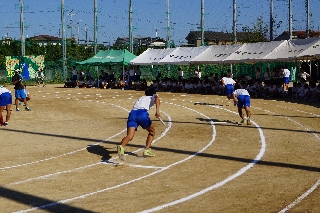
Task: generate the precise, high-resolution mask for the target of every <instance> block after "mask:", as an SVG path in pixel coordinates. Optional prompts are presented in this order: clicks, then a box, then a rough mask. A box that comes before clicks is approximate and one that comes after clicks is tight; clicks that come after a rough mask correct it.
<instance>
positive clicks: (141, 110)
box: [117, 87, 160, 160]
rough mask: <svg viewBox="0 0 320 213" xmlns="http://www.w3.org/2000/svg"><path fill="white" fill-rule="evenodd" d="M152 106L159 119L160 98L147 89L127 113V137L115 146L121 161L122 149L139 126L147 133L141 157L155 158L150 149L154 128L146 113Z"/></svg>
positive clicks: (154, 92) (150, 89)
mask: <svg viewBox="0 0 320 213" xmlns="http://www.w3.org/2000/svg"><path fill="white" fill-rule="evenodd" d="M154 105H156V114H155V116H156V117H157V118H160V98H159V96H158V95H157V94H156V91H155V89H154V88H153V87H147V88H146V90H145V95H144V96H142V97H141V98H139V99H138V100H137V101H136V102H135V103H134V105H133V109H132V110H131V112H130V113H129V116H128V120H127V136H126V137H124V138H123V139H122V141H121V145H118V146H117V152H118V155H119V158H120V159H121V160H125V159H126V156H125V152H124V147H125V146H126V145H127V144H128V143H129V141H131V140H132V139H133V137H134V135H135V132H136V131H137V129H138V127H139V126H141V127H142V128H143V129H145V130H147V131H148V136H147V140H146V147H145V150H144V152H143V156H149V157H153V156H155V154H154V153H153V152H151V148H150V146H151V143H152V141H153V138H154V135H155V128H154V125H153V123H152V121H151V119H150V117H149V113H148V111H149V110H150V109H151V108H152V107H153V106H154Z"/></svg>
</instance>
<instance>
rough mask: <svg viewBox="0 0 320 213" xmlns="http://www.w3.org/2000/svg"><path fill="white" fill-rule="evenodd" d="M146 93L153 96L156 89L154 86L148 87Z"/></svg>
mask: <svg viewBox="0 0 320 213" xmlns="http://www.w3.org/2000/svg"><path fill="white" fill-rule="evenodd" d="M144 94H145V95H146V96H153V95H154V94H156V90H155V89H154V88H153V87H147V88H146V89H145V91H144Z"/></svg>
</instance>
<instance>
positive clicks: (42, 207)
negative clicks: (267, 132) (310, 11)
mask: <svg viewBox="0 0 320 213" xmlns="http://www.w3.org/2000/svg"><path fill="white" fill-rule="evenodd" d="M166 103H167V102H166ZM178 106H180V105H178ZM182 107H183V108H185V109H188V110H191V111H194V112H196V113H198V114H200V115H202V116H204V117H206V118H208V119H209V120H210V124H211V126H212V129H213V133H212V139H211V141H210V142H209V143H208V144H207V145H206V146H205V147H204V148H202V149H201V150H200V151H198V152H196V153H194V154H193V155H190V156H188V157H187V158H185V159H182V160H180V161H177V162H175V163H173V164H170V165H168V166H166V167H164V168H163V169H160V170H157V171H154V172H152V173H150V174H148V175H145V176H142V177H139V178H136V179H133V180H130V181H127V182H125V183H121V184H118V185H115V186H112V187H108V188H105V189H101V190H98V191H95V192H91V193H88V194H84V195H80V196H77V197H74V198H69V199H65V200H60V201H58V202H54V203H49V204H46V205H42V206H39V207H34V208H30V209H25V210H21V211H16V213H23V212H30V211H34V210H38V209H45V208H48V207H52V206H55V205H58V204H60V203H68V202H71V201H74V200H77V199H83V198H85V197H88V196H92V195H95V194H98V193H102V192H105V191H109V190H112V189H116V188H119V187H122V186H126V185H128V184H131V183H134V182H136V181H140V180H142V179H145V178H147V177H150V176H153V175H155V174H158V173H160V172H163V171H165V170H167V169H170V168H171V167H173V166H176V165H178V164H180V163H183V162H185V161H188V160H190V159H191V158H193V157H195V156H197V155H198V154H200V153H202V152H203V151H204V150H206V149H207V148H208V147H209V146H211V145H212V143H213V142H214V140H215V137H216V129H215V126H214V124H213V122H212V121H211V119H210V118H209V117H208V116H206V115H204V114H202V113H200V112H198V111H196V110H194V109H191V108H188V107H185V106H182ZM168 123H169V125H168V128H169V127H171V125H172V124H171V123H172V122H171V119H170V122H168Z"/></svg>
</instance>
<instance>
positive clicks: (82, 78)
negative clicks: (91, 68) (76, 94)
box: [78, 76, 86, 88]
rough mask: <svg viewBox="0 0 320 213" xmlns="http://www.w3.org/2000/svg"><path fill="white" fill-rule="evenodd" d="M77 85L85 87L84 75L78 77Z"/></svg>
mask: <svg viewBox="0 0 320 213" xmlns="http://www.w3.org/2000/svg"><path fill="white" fill-rule="evenodd" d="M78 87H79V88H82V87H86V84H85V82H84V77H83V76H81V77H79V81H78Z"/></svg>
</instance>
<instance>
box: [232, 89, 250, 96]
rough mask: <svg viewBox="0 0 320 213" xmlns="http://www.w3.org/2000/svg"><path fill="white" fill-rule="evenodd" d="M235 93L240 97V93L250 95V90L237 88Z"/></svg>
mask: <svg viewBox="0 0 320 213" xmlns="http://www.w3.org/2000/svg"><path fill="white" fill-rule="evenodd" d="M233 94H235V96H236V97H239V95H248V96H250V94H249V92H248V90H246V89H236V90H235V91H234V92H233Z"/></svg>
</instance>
